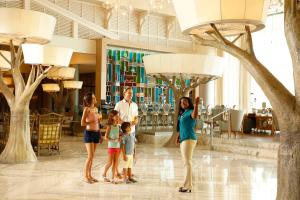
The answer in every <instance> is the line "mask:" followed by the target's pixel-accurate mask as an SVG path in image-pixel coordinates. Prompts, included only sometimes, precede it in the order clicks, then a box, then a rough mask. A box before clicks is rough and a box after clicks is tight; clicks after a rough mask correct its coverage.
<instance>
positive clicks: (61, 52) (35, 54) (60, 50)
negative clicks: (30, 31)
mask: <svg viewBox="0 0 300 200" xmlns="http://www.w3.org/2000/svg"><path fill="white" fill-rule="evenodd" d="M22 49H23V54H24V62H25V63H26V64H41V65H54V66H57V67H67V66H69V63H70V60H71V57H72V54H73V50H72V49H69V48H64V47H56V46H50V45H40V44H23V45H22Z"/></svg>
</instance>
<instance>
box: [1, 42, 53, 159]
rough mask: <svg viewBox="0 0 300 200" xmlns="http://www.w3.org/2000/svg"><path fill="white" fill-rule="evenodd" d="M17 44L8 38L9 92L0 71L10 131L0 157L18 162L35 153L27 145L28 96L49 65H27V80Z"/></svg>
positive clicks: (32, 157)
mask: <svg viewBox="0 0 300 200" xmlns="http://www.w3.org/2000/svg"><path fill="white" fill-rule="evenodd" d="M24 42H25V40H24V41H23V42H22V43H21V44H20V45H19V47H18V49H17V52H16V51H15V47H14V45H13V42H12V40H11V41H10V45H9V46H10V55H11V59H10V62H9V63H10V64H11V73H12V77H13V80H14V86H15V94H13V93H12V92H11V91H10V90H9V88H8V87H7V86H6V85H5V83H4V81H3V76H2V72H0V89H1V91H2V93H3V95H4V97H5V99H6V100H7V102H8V105H9V107H10V114H11V118H10V134H9V138H8V141H7V144H6V146H5V148H4V150H3V152H2V153H1V155H0V161H1V162H5V163H20V162H28V161H35V160H36V156H35V153H34V151H33V149H32V146H31V141H30V127H29V103H30V100H31V97H32V95H33V93H34V91H35V89H36V88H37V86H38V85H39V84H40V83H41V81H42V79H43V78H45V77H46V73H47V72H48V71H49V70H50V69H51V67H46V70H44V71H41V70H36V68H38V66H34V67H32V69H31V72H30V74H29V77H28V79H27V82H26V84H25V81H24V78H23V76H22V74H21V71H20V67H21V65H22V63H23V61H22V57H23V55H22V44H23V43H24Z"/></svg>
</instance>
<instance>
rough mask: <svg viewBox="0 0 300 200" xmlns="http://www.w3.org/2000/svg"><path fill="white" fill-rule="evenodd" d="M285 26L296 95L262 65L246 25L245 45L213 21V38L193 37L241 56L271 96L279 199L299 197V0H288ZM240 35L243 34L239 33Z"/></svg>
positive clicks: (247, 67)
mask: <svg viewBox="0 0 300 200" xmlns="http://www.w3.org/2000/svg"><path fill="white" fill-rule="evenodd" d="M284 10H285V12H284V27H285V35H286V40H287V44H288V47H289V50H290V54H291V57H292V63H293V69H294V74H293V76H294V83H295V95H292V94H291V93H290V92H289V91H288V90H287V89H286V88H285V87H284V86H283V84H282V83H281V82H280V81H279V80H278V79H277V78H276V77H274V76H273V74H272V73H271V72H269V71H268V70H267V69H266V67H265V66H264V65H263V64H261V63H260V62H259V61H258V60H257V58H256V56H255V52H254V50H253V43H252V36H251V33H250V28H249V27H248V26H245V34H244V36H245V37H246V48H245V49H242V48H240V47H238V46H237V45H235V44H234V43H235V42H236V40H237V39H234V40H233V41H229V40H228V39H226V38H225V37H223V36H222V35H221V34H220V32H219V31H218V29H217V28H216V26H215V25H214V24H211V27H212V30H213V31H212V32H210V33H208V35H210V36H211V38H210V39H203V38H201V37H199V36H198V35H192V38H193V39H194V40H195V41H196V42H198V43H199V44H201V45H204V46H210V47H215V48H217V49H220V50H223V51H225V52H227V53H229V54H231V55H233V56H234V57H236V58H238V59H239V60H240V61H241V63H242V64H243V65H244V67H245V68H246V69H247V71H248V72H249V73H250V74H251V75H252V76H253V78H254V79H255V80H256V82H257V83H258V84H259V85H260V87H261V88H262V90H263V91H264V93H265V95H266V96H267V97H268V99H269V101H270V103H271V105H272V107H273V110H274V112H275V113H276V116H277V118H278V123H279V127H280V147H279V153H278V172H277V174H278V184H277V200H285V199H289V200H298V199H300V190H299V187H300V162H299V160H300V2H299V1H298V0H285V3H284ZM238 37H240V36H238Z"/></svg>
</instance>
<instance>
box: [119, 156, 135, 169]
mask: <svg viewBox="0 0 300 200" xmlns="http://www.w3.org/2000/svg"><path fill="white" fill-rule="evenodd" d="M126 157H127V161H124V159H123V158H121V166H122V167H123V168H125V169H127V168H132V167H133V155H126Z"/></svg>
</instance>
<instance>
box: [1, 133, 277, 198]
mask: <svg viewBox="0 0 300 200" xmlns="http://www.w3.org/2000/svg"><path fill="white" fill-rule="evenodd" d="M61 149H62V150H61V154H60V155H52V156H47V154H45V155H43V154H42V156H41V157H39V161H38V162H37V163H30V164H17V165H6V164H0V195H1V197H0V199H13V200H21V199H30V200H31V199H32V200H35V199H36V200H37V199H39V200H40V199H47V200H48V199H49V200H54V199H72V200H74V199H80V200H81V199H82V200H90V199H125V200H127V199H128V200H131V199H134V200H139V199H149V200H150V199H151V200H152V199H172V200H175V199H197V200H198V199H201V200H219V199H220V200H221V199H224V200H237V199H241V200H260V199H262V200H273V199H275V197H276V187H277V179H276V170H277V161H276V160H270V159H258V158H254V157H250V156H241V155H234V154H230V153H222V152H213V151H207V150H202V148H201V147H200V146H198V147H197V148H196V150H195V152H194V165H193V169H194V174H193V177H194V188H193V191H192V193H190V194H181V193H179V192H177V190H178V187H180V186H181V183H182V181H183V173H184V169H183V163H182V161H181V155H180V151H179V148H154V147H153V146H151V145H146V144H138V145H137V162H136V164H135V166H134V170H133V172H134V174H135V176H136V179H137V180H138V182H137V183H135V184H127V185H126V184H117V185H113V184H110V183H104V182H102V181H100V182H99V183H94V184H87V183H85V182H83V181H82V180H83V179H82V170H83V165H84V162H85V158H86V152H85V147H84V145H83V143H82V142H81V138H78V137H65V138H63V142H62V143H61ZM106 159H107V157H106V145H105V144H102V145H99V146H98V148H97V152H96V158H95V160H94V167H93V173H94V176H95V177H97V178H99V179H100V177H101V173H102V171H103V166H104V164H105V162H106Z"/></svg>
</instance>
